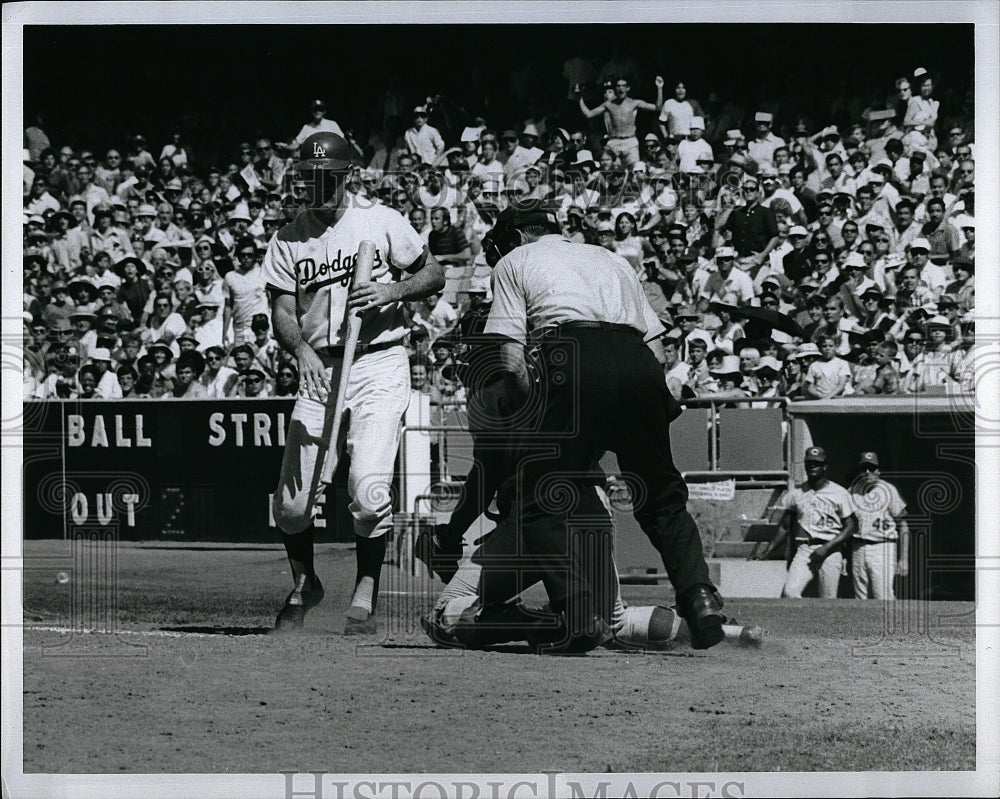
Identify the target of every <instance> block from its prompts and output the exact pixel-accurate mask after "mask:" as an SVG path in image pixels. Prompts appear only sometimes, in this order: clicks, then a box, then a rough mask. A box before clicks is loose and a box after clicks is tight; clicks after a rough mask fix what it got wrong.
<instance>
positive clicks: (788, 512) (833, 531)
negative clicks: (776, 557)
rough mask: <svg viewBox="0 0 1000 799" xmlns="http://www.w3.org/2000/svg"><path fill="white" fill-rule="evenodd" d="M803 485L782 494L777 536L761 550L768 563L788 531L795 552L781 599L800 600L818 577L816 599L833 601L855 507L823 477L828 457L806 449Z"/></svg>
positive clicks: (853, 528)
mask: <svg viewBox="0 0 1000 799" xmlns="http://www.w3.org/2000/svg"><path fill="white" fill-rule="evenodd" d="M805 466H806V482H805V483H803V484H802V485H800V486H796V487H795V488H793V489H791V490H790V491H786V492H785V493H784V494H783V495H782V497H781V499H780V500H779V501H778V505H777V506H776V507H778V508H780V509H781V510H783V511H784V513H782V515H781V520H780V521H779V522H778V532H777V534H776V535H775V537H774V540H773V541H771V543H770V544H768V545H766V546H765V547H763V550H764V551H763V553H762V554H761V555H760V557H763V558H764V559H767V558H768V557H769V556H770V555H771V553H772V552H776V551H777V550H778V548H779V547H781V546H782V545H783V544H784V541H785V538H786V537H787V536H788V533H789V531H790V529H791V528H792V525H793V524H794V526H795V541H796V542H797V543H798V549H796V550H795V556H794V557H793V558H792V563H791V565H790V566H789V567H788V575H787V576H786V577H785V585H784V587H783V588H782V589H781V595H782V596H784V597H793V598H801V597H802V591H803V590H804V589H805V587H806V586H807V585H808V584H809V581H810V580H811V579H812V578H813V575H817V576H818V577H819V595H820V596H821V597H823V598H825V599H836V598H837V588H838V586H839V585H840V572H841V569H842V568H843V565H844V554H843V546H842V545H843V543H844V542H845V541H846V540H847V539H849V538H850V537H851V536H852V535H854V533H855V532H856V530H857V529H858V520H857V517H856V516H855V515H854V505H853V503H852V502H851V497H850V495H849V494H848V493H847V489H845V488H844V487H843V486H840V485H838V484H837V483H834V482H833V481H832V480H830V479H828V478H827V476H826V451H825V450H824V449H823V448H822V447H809V448H808V449H807V450H806V454H805Z"/></svg>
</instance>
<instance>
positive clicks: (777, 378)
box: [741, 350, 783, 408]
mask: <svg viewBox="0 0 1000 799" xmlns="http://www.w3.org/2000/svg"><path fill="white" fill-rule="evenodd" d="M744 352H746V350H744ZM741 354H742V353H741ZM781 371H782V367H781V361H779V360H778V359H777V358H775V357H773V356H771V355H763V356H761V358H760V361H758V363H757V365H756V366H755V367H753V376H754V378H755V381H756V390H754V391H753V392H751V393H752V395H753V396H754V397H760V398H761V399H768V398H772V397H780V396H782V393H783V386H782V383H781ZM750 407H751V408H770V407H774V406H773V405H772V404H771V403H769V402H753V403H751V404H750Z"/></svg>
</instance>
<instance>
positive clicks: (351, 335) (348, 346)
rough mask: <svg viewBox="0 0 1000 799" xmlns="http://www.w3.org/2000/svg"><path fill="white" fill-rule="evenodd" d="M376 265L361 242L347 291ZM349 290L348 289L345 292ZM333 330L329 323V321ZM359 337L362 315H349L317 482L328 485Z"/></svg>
mask: <svg viewBox="0 0 1000 799" xmlns="http://www.w3.org/2000/svg"><path fill="white" fill-rule="evenodd" d="M374 263H375V244H374V243H373V242H371V241H369V240H368V239H365V240H364V241H362V242H361V245H360V246H359V247H358V257H357V258H356V259H355V261H354V277H353V279H352V280H351V286H350V288H351V289H353V288H354V287H355V286H356V285H357V284H358V283H367V282H368V281H369V280H371V278H372V267H373V265H374ZM348 291H350V289H349V290H348ZM331 327H332V320H331ZM360 334H361V313H360V312H358V311H355V312H349V316H348V318H347V338H346V339H345V340H344V362H343V364H342V366H341V369H340V383H339V385H338V386H337V401H336V402H335V403H334V406H333V424H332V425H331V428H332V429H331V431H330V437H329V439H327V440H328V441H329V444H328V445H327V448H326V457H325V458H324V459H323V470H322V472H321V473H320V482H322V483H323V484H325V485H330V483H332V482H333V473H334V472H335V471H337V463H338V462H339V461H340V447H339V439H340V424H341V421H342V419H343V417H344V401H345V399H346V398H347V384H348V382H349V381H350V379H351V366H353V364H354V351H355V349H357V346H358V336H359V335H360Z"/></svg>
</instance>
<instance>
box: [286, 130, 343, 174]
mask: <svg viewBox="0 0 1000 799" xmlns="http://www.w3.org/2000/svg"><path fill="white" fill-rule="evenodd" d="M356 155H357V153H355V152H354V148H353V147H351V145H350V144H348V143H347V140H346V139H345V138H344V137H343V136H338V135H337V134H336V133H331V132H330V131H321V132H319V133H314V134H312V135H311V136H310V137H309V138H307V139H306V140H305V141H304V142H302V145H301V146H300V147H299V163H298V167H297V168H298V169H299V170H310V169H329V170H332V171H335V172H342V171H344V170H345V169H347V168H348V167H349V166H350V165H351V164H352V162H353V159H354V158H355V157H356Z"/></svg>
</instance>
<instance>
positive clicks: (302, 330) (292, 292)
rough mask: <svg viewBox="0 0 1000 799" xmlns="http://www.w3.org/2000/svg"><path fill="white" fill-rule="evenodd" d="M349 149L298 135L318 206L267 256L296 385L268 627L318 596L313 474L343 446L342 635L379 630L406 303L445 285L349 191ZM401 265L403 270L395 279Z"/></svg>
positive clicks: (395, 224) (405, 370) (279, 496)
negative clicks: (337, 429)
mask: <svg viewBox="0 0 1000 799" xmlns="http://www.w3.org/2000/svg"><path fill="white" fill-rule="evenodd" d="M354 156H355V152H354V148H352V147H351V145H350V144H348V143H347V141H345V140H344V139H343V138H342V137H341V136H338V135H337V134H335V133H331V132H321V133H314V134H313V135H311V136H310V137H309V138H307V139H306V140H305V142H303V144H302V146H301V148H300V150H299V165H298V168H299V170H301V172H302V173H303V177H305V179H306V180H307V181H310V180H311V182H312V185H313V189H314V202H313V206H314V207H312V208H309V209H306V210H304V211H302V212H301V213H299V214H298V215H297V216H296V217H295V219H293V220H292V221H291V222H290V223H289V224H287V225H285V226H284V227H283V228H281V229H280V230H279V231H278V232H277V233H276V234H275V235H274V237H273V238H272V239H271V241H270V242H269V243H268V247H267V253H266V255H265V256H264V263H263V271H264V277H265V280H266V281H267V287H268V291H269V292H270V295H271V305H272V315H271V319H272V323H273V325H274V333H275V337H276V338H277V339H278V342H279V343H280V344H281V345H282V346H283V347H284V348H285V349H287V350H288V351H289V352H292V353H294V354H295V357H296V358H297V359H298V367H299V379H300V386H301V388H300V392H299V397H298V399H297V400H296V403H295V408H294V410H293V411H292V416H291V420H290V425H289V430H288V436H287V440H286V445H285V453H284V459H283V461H282V465H281V475H280V477H279V479H278V487H277V488H276V489H275V492H274V497H273V500H272V510H273V513H274V519H275V522H276V523H277V526H278V528H279V530H280V532H281V538H282V542H283V543H284V545H285V550H286V552H287V553H288V560H289V562H290V564H291V568H292V578H293V581H294V588H293V589H292V591H291V593H290V594H289V595H288V597H287V598H286V600H285V604H284V606H283V607H282V609H281V611H280V612H279V614H278V617H277V621H276V623H275V628H276V629H277V630H283V631H287V630H294V629H296V628H300V627H302V624H303V620H304V618H305V614H306V612H307V611H308V610H309V608H311V607H313V606H315V605H316V604H317V603H318V602H319V601H320V600H321V599H322V598H323V586H322V584H321V583H320V580H319V578H318V577H317V576H316V572H315V570H314V568H313V517H314V516H315V514H316V512H317V498H318V496H319V494H320V493H321V492H322V491H323V490H324V489H325V486H324V485H323V484H322V482H321V481H320V477H321V471H322V464H323V460H324V457H325V454H326V449H327V448H328V447H336V446H341V445H342V443H343V444H344V445H346V450H347V452H348V454H349V456H350V461H351V465H350V471H349V474H348V484H347V487H348V493H349V494H350V497H351V503H350V505H349V510H350V512H351V515H352V516H353V518H354V533H355V536H356V541H357V577H356V581H355V588H354V594H353V597H352V599H351V606H350V608H349V610H348V611H347V624H346V627H345V632H346V633H348V634H350V633H365V632H374V631H375V616H374V612H375V607H376V602H377V599H378V583H379V574H380V570H381V567H382V561H383V559H384V556H385V548H386V533H387V532H388V530H389V529H390V528H391V527H392V507H391V490H390V489H391V482H392V475H393V469H394V464H395V459H396V451H397V449H398V445H399V436H400V429H401V428H400V425H401V420H402V416H403V413H404V412H405V410H406V406H407V404H408V402H409V396H410V378H409V363H408V359H407V354H406V350H405V349H404V347H403V343H402V339H403V336H404V335H405V334H406V330H407V328H406V326H405V323H404V318H403V312H402V310H403V306H402V301H403V300H409V299H416V298H420V297H423V296H426V295H427V294H430V293H432V292H435V291H439V290H440V289H441V288H442V287H443V286H444V276H443V272H442V270H441V267H440V266H439V265H438V263H437V262H436V261H435V260H434V259H433V258H432V257H431V256H430V255H429V253H428V251H427V248H426V246H425V245H424V242H423V240H422V239H421V238H420V235H419V234H418V233H417V232H416V231H414V230H413V228H412V227H411V226H410V224H409V223H408V222H407V221H406V219H404V218H403V217H402V216H401V215H400V214H399V213H398V212H397V211H395V210H393V209H390V208H388V207H386V206H384V205H381V204H379V203H374V202H372V201H371V200H369V199H367V198H362V197H360V196H358V195H356V194H354V193H353V192H352V191H351V185H350V183H351V182H350V179H351V177H352V170H353V169H354V168H355V167H354V166H353V164H352V159H353V158H354ZM366 239H367V240H369V241H371V242H373V243H374V245H375V259H374V268H373V270H372V277H371V280H370V281H369V282H365V283H359V284H356V285H354V286H353V287H352V286H351V279H352V276H353V273H354V264H355V260H356V258H357V253H358V248H359V245H360V244H361V242H362V241H363V240H366ZM404 272H407V273H409V274H410V275H411V277H409V278H408V279H405V280H404V279H402V276H403V273H404ZM352 313H361V314H363V321H362V325H361V333H360V337H359V340H358V344H357V349H356V351H355V352H356V357H355V361H354V364H353V368H352V369H351V372H350V382H349V384H348V389H347V396H346V400H345V410H344V414H345V416H344V422H343V424H342V425H341V436H342V438H343V442H341V441H340V440H338V441H326V440H324V435H323V434H324V430H328V429H330V428H329V427H327V416H328V414H332V413H333V407H334V404H335V398H336V394H337V390H336V387H337V385H338V383H339V380H340V372H341V369H342V367H343V356H344V342H345V339H346V335H347V327H348V316H349V315H350V314H352ZM331 387H332V389H331Z"/></svg>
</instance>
